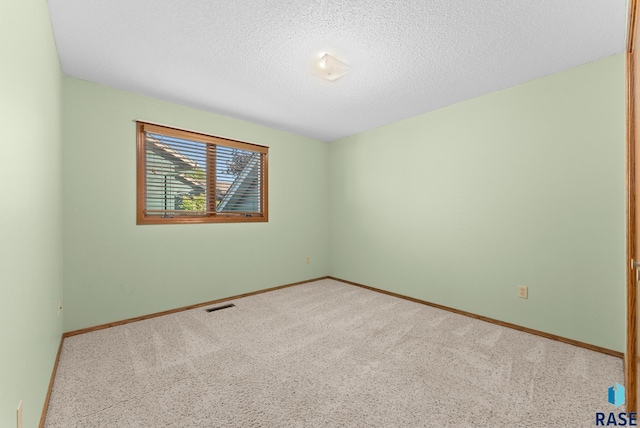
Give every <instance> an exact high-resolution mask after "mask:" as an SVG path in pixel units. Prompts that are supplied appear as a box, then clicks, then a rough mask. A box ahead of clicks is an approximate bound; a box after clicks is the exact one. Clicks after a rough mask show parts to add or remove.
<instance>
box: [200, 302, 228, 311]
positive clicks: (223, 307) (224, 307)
mask: <svg viewBox="0 0 640 428" xmlns="http://www.w3.org/2000/svg"><path fill="white" fill-rule="evenodd" d="M234 306H235V305H234V304H233V303H230V304H228V305H222V306H216V307H215V308H208V309H205V311H207V312H214V311H219V310H220V309H227V308H233V307H234Z"/></svg>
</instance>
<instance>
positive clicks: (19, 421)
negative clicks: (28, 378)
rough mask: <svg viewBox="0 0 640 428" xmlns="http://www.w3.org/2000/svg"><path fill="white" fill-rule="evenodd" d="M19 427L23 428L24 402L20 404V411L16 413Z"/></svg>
mask: <svg viewBox="0 0 640 428" xmlns="http://www.w3.org/2000/svg"><path fill="white" fill-rule="evenodd" d="M16 418H17V427H18V428H22V400H20V403H18V410H17V411H16Z"/></svg>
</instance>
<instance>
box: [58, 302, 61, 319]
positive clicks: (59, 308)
mask: <svg viewBox="0 0 640 428" xmlns="http://www.w3.org/2000/svg"><path fill="white" fill-rule="evenodd" d="M60 312H62V300H58V316H60Z"/></svg>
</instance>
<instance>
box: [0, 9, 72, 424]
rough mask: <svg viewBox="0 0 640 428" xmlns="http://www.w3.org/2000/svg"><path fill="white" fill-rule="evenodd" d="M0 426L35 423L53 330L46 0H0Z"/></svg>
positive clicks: (58, 250) (55, 249) (57, 246)
mask: <svg viewBox="0 0 640 428" xmlns="http://www.w3.org/2000/svg"><path fill="white" fill-rule="evenodd" d="M0 52H2V67H0V129H2V136H1V137H0V145H1V148H2V154H1V155H0V275H1V277H2V279H0V290H2V296H3V301H2V310H1V311H0V426H1V427H8V428H10V427H15V426H16V408H17V406H18V402H19V401H20V400H23V414H24V426H25V428H26V427H29V428H31V427H35V426H37V425H38V421H39V419H40V413H41V411H42V406H43V403H44V398H45V395H46V392H47V387H48V385H49V378H50V377H51V371H52V369H53V362H54V360H55V356H56V353H57V350H58V345H59V344H60V336H61V334H62V316H60V317H58V314H57V305H58V300H59V299H61V298H62V218H61V214H62V206H61V201H62V194H61V184H62V178H61V177H62V176H61V170H60V169H61V165H62V159H61V153H62V148H61V131H60V94H61V92H60V91H61V90H60V82H61V73H60V65H59V63H58V56H57V53H56V48H55V44H54V41H53V33H52V30H51V24H50V22H49V14H48V11H47V4H46V2H44V1H41V0H20V1H3V2H0Z"/></svg>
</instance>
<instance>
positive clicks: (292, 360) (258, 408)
mask: <svg viewBox="0 0 640 428" xmlns="http://www.w3.org/2000/svg"><path fill="white" fill-rule="evenodd" d="M229 303H233V304H234V305H235V306H234V307H230V308H228V309H222V310H219V311H215V312H206V310H205V309H206V308H199V309H193V310H189V311H184V312H179V313H175V314H172V315H166V316H162V317H157V318H152V319H148V320H144V321H139V322H135V323H130V324H125V325H121V326H117V327H112V328H108V329H104V330H99V331H95V332H91V333H86V334H82V335H78V336H72V337H69V338H67V339H65V341H64V345H63V348H62V353H61V356H60V362H59V366H58V371H57V375H56V378H55V383H54V386H53V391H52V395H51V400H50V404H49V410H48V412H47V418H46V424H45V426H46V427H48V428H54V427H59V428H72V427H82V428H87V427H110V428H112V427H123V428H136V427H144V428H158V427H385V428H386V427H492V428H496V427H556V428H557V427H590V426H594V425H595V424H594V421H595V413H596V412H607V413H608V412H611V411H616V412H619V411H624V408H623V407H621V408H619V409H618V410H616V409H615V407H614V406H612V405H611V404H609V403H608V402H607V388H608V387H610V386H612V385H613V384H614V383H615V382H618V383H622V380H623V364H622V360H621V359H619V358H616V357H611V356H608V355H604V354H601V353H597V352H593V351H589V350H585V349H582V348H578V347H575V346H572V345H567V344H564V343H560V342H557V341H553V340H549V339H545V338H541V337H538V336H534V335H530V334H527V333H523V332H520V331H517V330H513V329H509V328H506V327H501V326H498V325H495V324H491V323H487V322H484V321H479V320H476V319H473V318H469V317H465V316H462V315H458V314H454V313H451V312H447V311H443V310H440V309H436V308H432V307H429V306H425V305H421V304H418V303H414V302H411V301H407V300H403V299H399V298H396V297H392V296H388V295H385V294H381V293H376V292H374V291H370V290H366V289H363V288H360V287H356V286H352V285H349V284H345V283H342V282H338V281H334V280H330V279H325V280H320V281H315V282H312V283H307V284H302V285H297V286H293V287H289V288H284V289H280V290H276V291H271V292H268V293H264V294H258V295H254V296H249V297H244V298H240V299H236V300H233V301H229V302H225V303H224V304H229ZM221 305H223V304H219V305H213V306H221Z"/></svg>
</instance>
